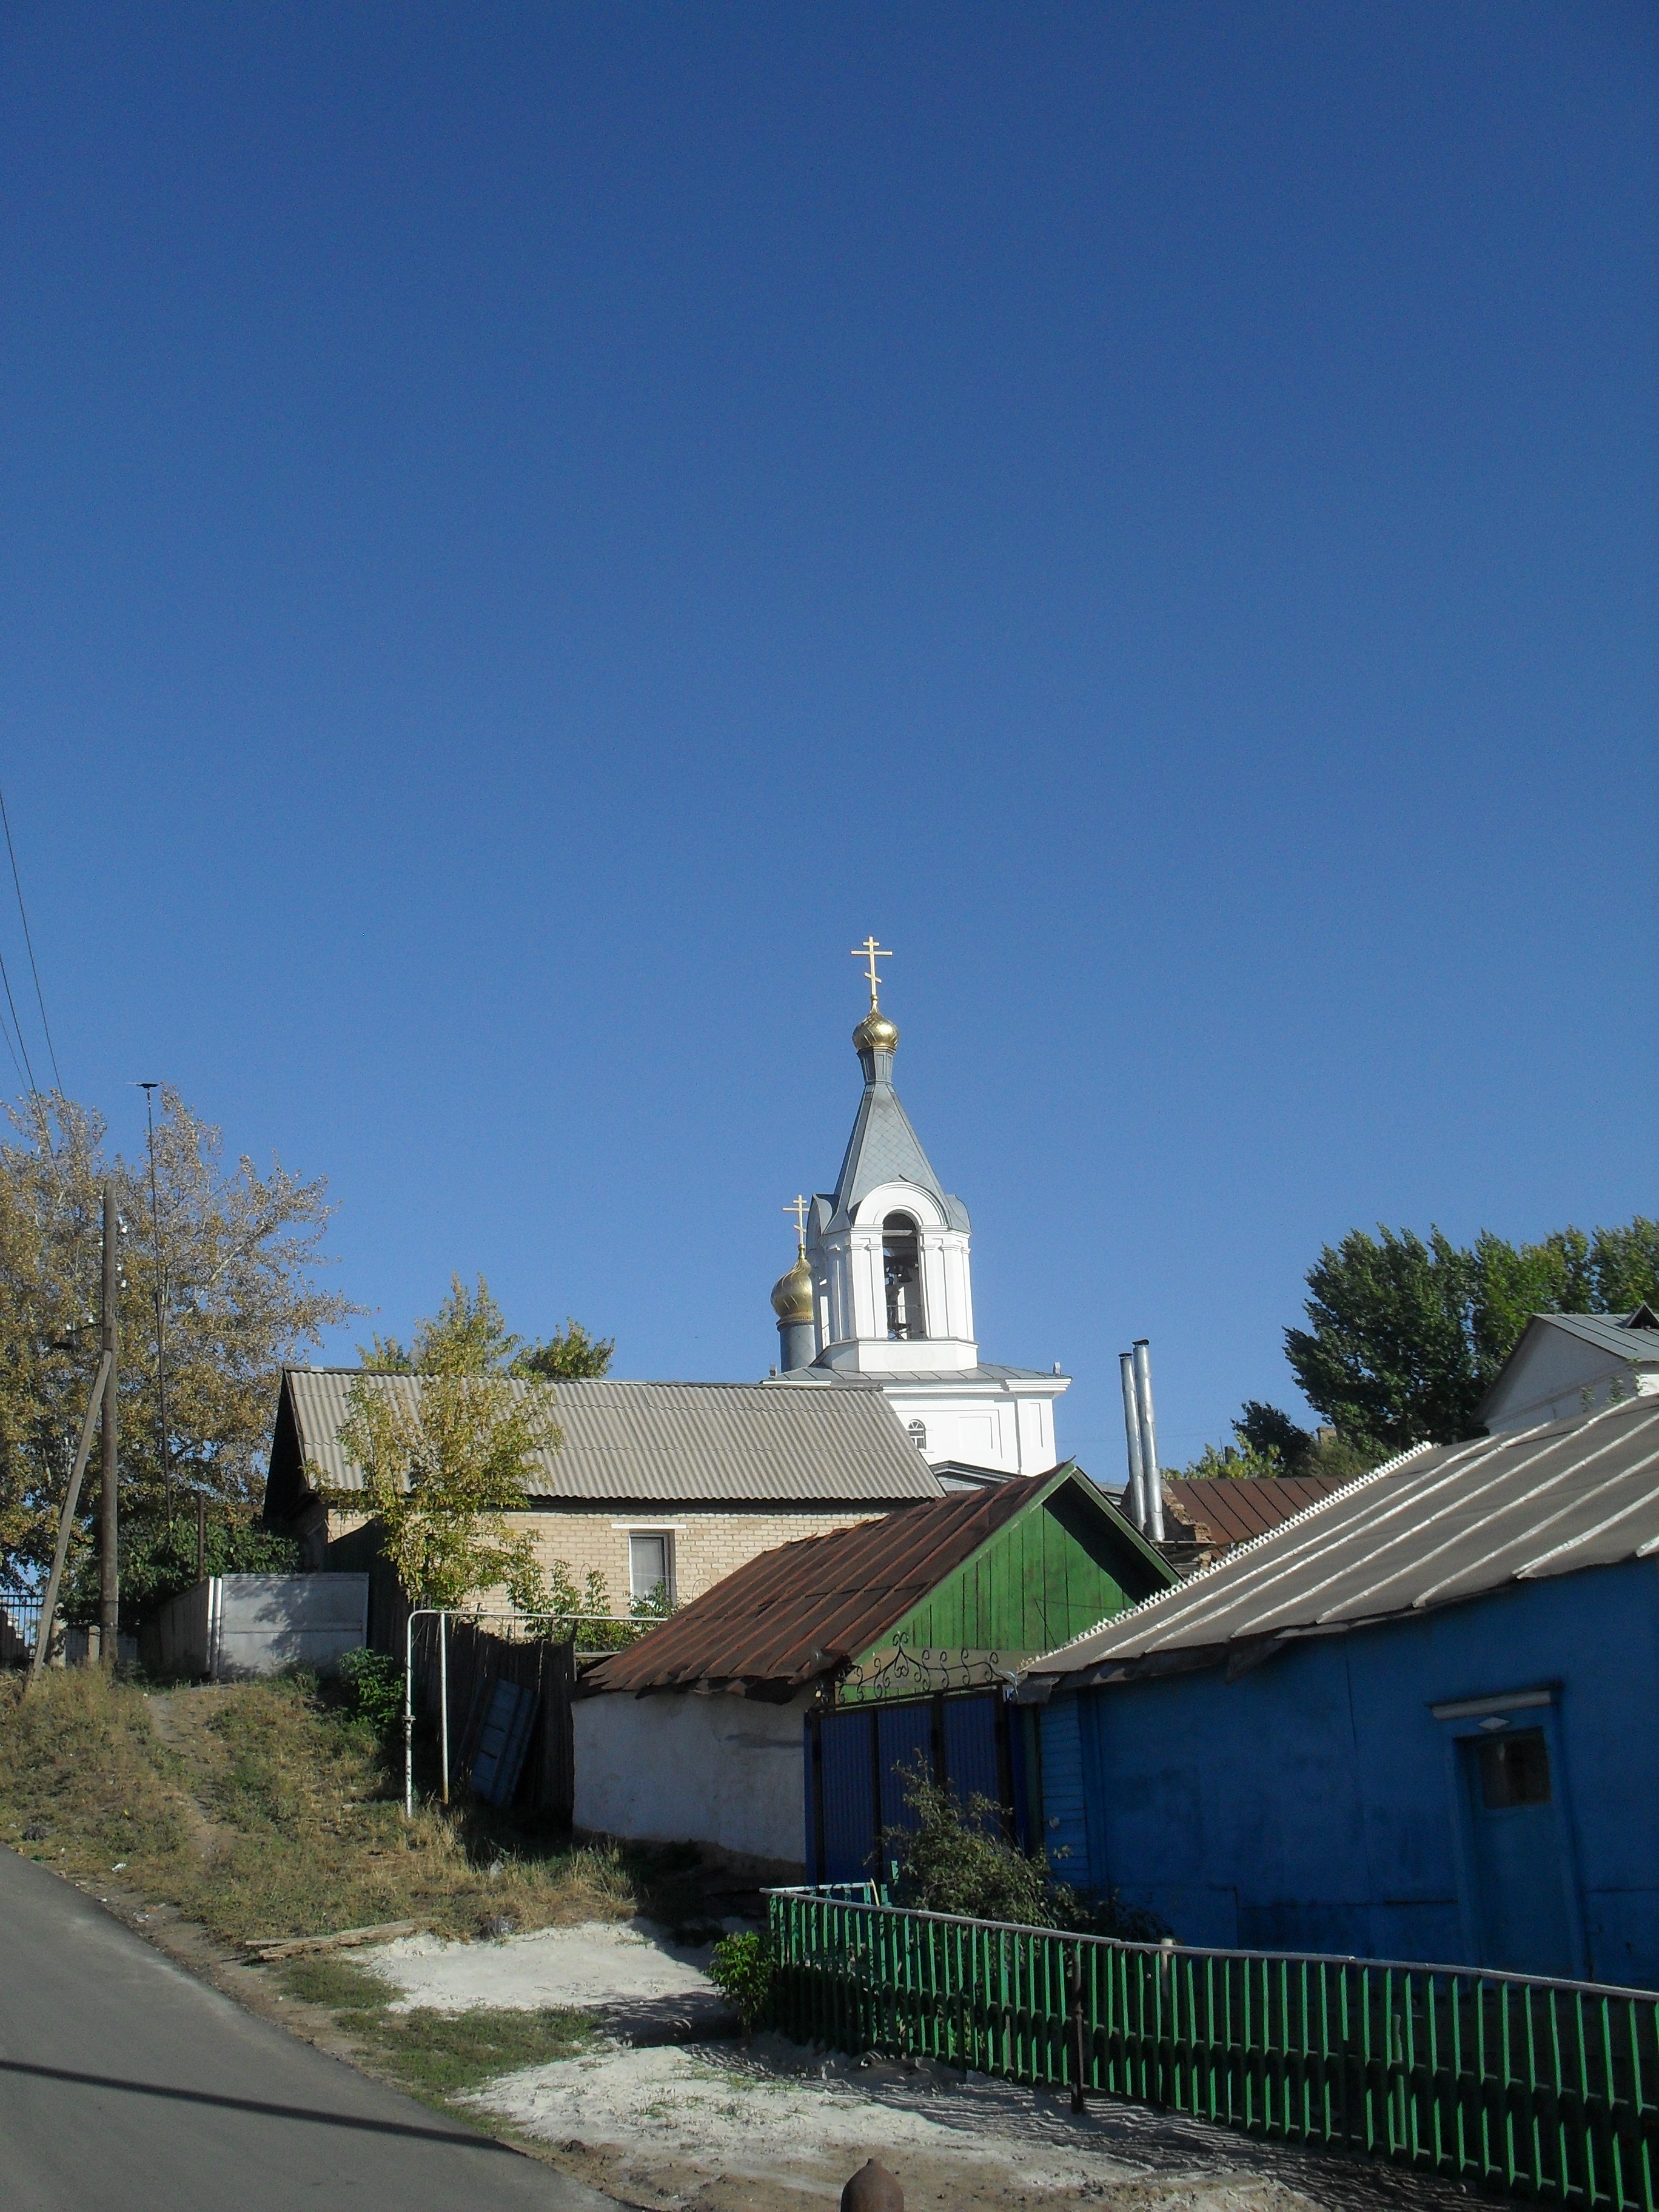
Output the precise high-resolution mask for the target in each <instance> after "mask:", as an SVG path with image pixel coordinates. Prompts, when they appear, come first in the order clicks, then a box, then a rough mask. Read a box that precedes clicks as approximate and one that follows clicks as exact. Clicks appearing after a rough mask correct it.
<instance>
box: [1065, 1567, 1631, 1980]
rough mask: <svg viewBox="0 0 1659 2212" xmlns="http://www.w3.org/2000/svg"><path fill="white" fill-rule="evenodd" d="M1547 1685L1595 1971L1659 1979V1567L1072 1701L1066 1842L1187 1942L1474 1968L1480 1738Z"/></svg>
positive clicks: (1569, 1843) (1586, 1969)
mask: <svg viewBox="0 0 1659 2212" xmlns="http://www.w3.org/2000/svg"><path fill="white" fill-rule="evenodd" d="M1543 1686H1548V1688H1549V1690H1550V1696H1551V1704H1550V1706H1549V1708H1548V1727H1549V1729H1550V1730H1551V1732H1552V1752H1551V1763H1552V1767H1553V1778H1554V1783H1555V1799H1556V1803H1557V1806H1558V1810H1559V1820H1560V1823H1561V1827H1562V1844H1563V1861H1564V1866H1565V1874H1566V1878H1567V1879H1568V1880H1569V1881H1570V1882H1571V1887H1572V1889H1573V1891H1574V1893H1575V1894H1576V1901H1577V1915H1578V1919H1579V1923H1580V1929H1581V1938H1582V1940H1581V1956H1580V1958H1579V1960H1578V1962H1577V1965H1578V1971H1579V1972H1581V1973H1584V1974H1587V1975H1593V1976H1594V1977H1595V1978H1599V1979H1601V1980H1604V1981H1613V1982H1620V1983H1626V1984H1634V1985H1636V1986H1638V1987H1642V1988H1656V1987H1659V1792H1656V1791H1655V1790H1654V1787H1653V1780H1654V1777H1655V1776H1656V1774H1659V1573H1656V1570H1655V1567H1654V1566H1653V1565H1652V1564H1651V1563H1649V1562H1632V1563H1630V1564H1628V1565H1623V1566H1614V1567H1602V1568H1594V1569H1590V1570H1587V1571H1583V1572H1581V1573H1578V1574H1575V1575H1566V1576H1562V1577H1559V1578H1555V1579H1552V1580H1548V1581H1540V1582H1535V1583H1528V1584H1526V1585H1524V1586H1522V1587H1519V1588H1515V1589H1508V1590H1504V1591H1500V1592H1497V1593H1494V1594H1493V1595H1491V1596H1489V1597H1485V1598H1480V1599H1475V1600H1474V1601H1470V1602H1469V1603H1468V1604H1463V1605H1449V1606H1445V1607H1440V1608H1438V1609H1437V1610H1436V1611H1434V1612H1431V1613H1428V1614H1426V1615H1421V1616H1419V1617H1416V1618H1414V1619H1412V1620H1400V1621H1393V1622H1388V1623H1381V1624H1378V1625H1377V1626H1376V1627H1373V1628H1369V1629H1364V1630H1357V1631H1354V1632H1350V1633H1349V1634H1346V1635H1339V1636H1329V1637H1319V1638H1309V1639H1307V1640H1305V1641H1303V1642H1298V1643H1297V1644H1292V1645H1291V1646H1289V1647H1288V1648H1287V1649H1285V1650H1283V1651H1281V1652H1280V1653H1279V1654H1278V1655H1276V1656H1274V1657H1273V1658H1271V1659H1269V1660H1267V1662H1265V1663H1264V1664H1262V1665H1261V1666H1260V1667H1257V1668H1252V1669H1250V1670H1249V1672H1247V1673H1245V1674H1241V1675H1240V1676H1239V1677H1238V1678H1237V1680H1234V1681H1232V1682H1231V1683H1230V1682H1228V1681H1227V1680H1226V1679H1225V1674H1223V1672H1222V1670H1221V1669H1219V1668H1212V1669H1210V1670H1207V1671H1206V1672H1203V1673H1199V1674H1182V1675H1172V1676H1167V1677H1165V1678H1164V1679H1163V1680H1157V1681H1140V1682H1124V1683H1120V1684H1113V1685H1110V1686H1106V1687H1103V1688H1100V1689H1095V1690H1088V1691H1085V1692H1082V1693H1081V1694H1080V1695H1075V1696H1061V1695H1060V1694H1056V1696H1055V1698H1054V1701H1053V1702H1052V1703H1051V1704H1050V1705H1048V1706H1046V1707H1044V1708H1042V1713H1041V1737H1042V1810H1043V1818H1044V1830H1045V1840H1046V1842H1047V1843H1048V1846H1049V1847H1050V1849H1051V1850H1052V1849H1055V1848H1060V1849H1064V1850H1066V1852H1067V1854H1068V1856H1067V1857H1066V1859H1065V1860H1063V1861H1062V1862H1061V1871H1062V1873H1063V1874H1064V1875H1066V1878H1067V1879H1068V1880H1071V1881H1084V1880H1086V1881H1088V1882H1089V1883H1090V1884H1091V1886H1097V1887H1104V1886H1107V1885H1110V1886H1112V1887H1116V1888H1118V1889H1120V1890H1121V1892H1122V1893H1123V1896H1124V1899H1125V1900H1126V1902H1128V1903H1132V1904H1140V1905H1150V1906H1151V1907H1152V1910H1154V1911H1157V1912H1158V1913H1159V1914H1160V1915H1161V1916H1162V1917H1163V1918H1164V1920H1165V1921H1166V1922H1167V1923H1169V1924H1170V1927H1171V1928H1172V1929H1173V1930H1174V1932H1175V1933H1176V1936H1179V1937H1180V1938H1181V1939H1182V1941H1184V1942H1192V1943H1197V1944H1214V1945H1221V1946H1232V1945H1242V1946H1243V1947H1245V1948H1259V1949H1267V1950H1274V1949H1289V1950H1311V1951H1340V1952H1352V1953H1356V1954H1359V1955H1360V1956H1363V1957H1371V1958H1394V1959H1407V1960H1431V1961H1432V1960H1442V1961H1448V1962H1456V1963H1474V1962H1475V1961H1476V1955H1477V1944H1476V1938H1475V1936H1474V1933H1473V1930H1474V1926H1475V1923H1476V1916H1477V1912H1478V1905H1477V1901H1476V1899H1474V1897H1473V1896H1472V1895H1471V1894H1470V1886H1471V1878H1470V1875H1469V1872H1468V1854H1467V1850H1465V1848H1464V1844H1463V1839H1462V1832H1461V1820H1462V1813H1461V1810H1460V1803H1461V1801H1460V1797H1459V1789H1460V1784H1459V1779H1458V1768H1457V1761H1456V1756H1455V1748H1456V1747H1455V1744H1454V1742H1453V1741H1452V1737H1453V1735H1454V1734H1455V1732H1456V1729H1457V1727H1458V1726H1460V1725H1461V1726H1462V1727H1463V1728H1465V1729H1467V1728H1468V1727H1470V1726H1478V1725H1479V1723H1461V1724H1456V1723H1448V1722H1447V1721H1446V1720H1444V1719H1442V1720H1437V1719H1436V1718H1435V1717H1434V1714H1433V1712H1432V1711H1431V1707H1432V1706H1434V1705H1444V1704H1448V1703H1450V1702H1453V1701H1456V1700H1477V1699H1490V1698H1494V1697H1498V1696H1501V1695H1503V1694H1504V1693H1506V1692H1515V1691H1522V1690H1528V1689H1534V1688H1539V1687H1543Z"/></svg>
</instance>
